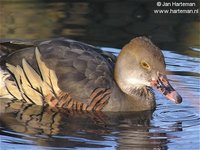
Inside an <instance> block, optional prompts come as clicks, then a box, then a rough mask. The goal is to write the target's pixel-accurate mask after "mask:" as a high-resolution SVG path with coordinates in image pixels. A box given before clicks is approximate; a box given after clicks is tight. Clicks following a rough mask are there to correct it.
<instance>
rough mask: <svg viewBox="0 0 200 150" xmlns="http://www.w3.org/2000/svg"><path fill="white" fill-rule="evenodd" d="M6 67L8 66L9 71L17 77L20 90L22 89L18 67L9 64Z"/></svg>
mask: <svg viewBox="0 0 200 150" xmlns="http://www.w3.org/2000/svg"><path fill="white" fill-rule="evenodd" d="M6 66H7V69H8V70H9V71H10V72H11V73H12V74H13V75H14V76H15V80H16V83H17V85H18V87H19V89H21V83H20V75H19V73H18V72H17V67H15V66H13V65H11V64H8V63H6Z"/></svg>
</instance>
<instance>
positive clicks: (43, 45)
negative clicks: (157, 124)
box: [0, 37, 177, 111]
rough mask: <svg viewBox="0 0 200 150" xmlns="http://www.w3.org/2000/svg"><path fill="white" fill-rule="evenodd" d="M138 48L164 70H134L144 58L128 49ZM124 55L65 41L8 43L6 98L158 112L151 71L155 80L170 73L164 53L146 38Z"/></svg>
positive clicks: (1, 63)
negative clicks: (146, 52)
mask: <svg viewBox="0 0 200 150" xmlns="http://www.w3.org/2000/svg"><path fill="white" fill-rule="evenodd" d="M135 46H136V47H135ZM138 46H139V47H140V46H144V49H147V51H152V52H153V54H152V56H154V57H155V58H157V59H158V60H151V59H152V58H144V62H145V63H146V62H147V61H148V63H149V64H150V65H152V64H154V63H157V65H158V66H156V67H152V68H153V69H154V70H155V71H154V70H153V71H151V70H148V68H147V70H146V71H147V72H146V71H144V72H145V73H144V74H143V75H142V74H141V71H140V69H139V68H138V67H137V66H135V68H134V66H132V69H133V70H134V69H135V70H134V71H131V69H130V68H131V65H132V64H131V63H133V64H134V63H137V61H138V60H137V58H138V57H135V54H134V53H132V52H126V51H127V50H128V49H131V48H132V49H136V48H137V47H138ZM139 47H138V48H139ZM141 49H143V48H141ZM12 51H13V52H12ZM122 51H124V52H123V53H120V54H119V57H118V58H116V57H115V56H114V55H113V54H111V53H108V52H104V51H102V50H100V49H98V48H96V47H93V46H91V45H87V44H84V43H81V42H77V41H73V40H69V39H65V38H58V39H53V40H47V41H34V42H30V41H26V42H25V41H16V40H13V41H2V42H1V47H0V53H2V54H3V53H7V52H9V54H6V55H4V56H2V57H1V58H0V67H1V69H0V72H1V73H0V74H1V76H2V79H0V80H1V82H2V83H3V84H1V86H0V90H1V92H0V96H1V97H7V98H16V99H19V100H20V99H23V100H25V101H27V102H28V103H35V104H38V105H46V104H48V105H50V106H52V107H64V108H68V109H75V110H88V111H90V110H94V111H99V110H102V111H142V110H151V109H154V108H155V98H154V94H153V92H152V89H151V87H150V86H151V84H150V83H147V81H148V79H147V78H148V76H147V75H146V73H148V72H149V77H154V78H156V77H155V76H154V74H155V72H156V74H157V72H160V73H165V72H164V71H165V64H164V57H163V55H162V53H161V51H160V50H159V49H158V48H157V47H155V46H154V45H153V44H152V43H151V41H150V40H148V39H147V38H144V37H139V38H136V39H134V40H132V41H131V42H130V43H129V44H127V45H126V46H125V47H124V48H123V50H122ZM139 51H140V49H139ZM134 52H135V51H134ZM142 53H143V50H142ZM144 53H145V52H144ZM0 55H1V54H0ZM131 55H133V56H131ZM141 55H144V54H141ZM152 56H149V57H152ZM128 57H132V59H133V60H134V61H132V60H131V59H129V58H128ZM134 57H135V58H134ZM136 60H137V61H136ZM150 60H151V61H150ZM126 62H127V63H126ZM142 62H143V61H142ZM158 63H159V64H158ZM139 64H140V60H139ZM123 68H124V69H123ZM143 69H145V68H143ZM123 70H124V71H123ZM134 75H135V77H136V78H134ZM140 77H141V78H140ZM137 78H138V80H136V79H137ZM149 79H150V78H149ZM145 80H146V81H145ZM151 83H152V86H154V85H153V84H154V83H153V82H152V81H151ZM133 84H134V85H135V86H134V85H133ZM155 85H156V83H155ZM160 90H161V91H162V92H163V90H162V89H160ZM169 92H170V91H169ZM172 92H174V90H172ZM163 93H164V92H163ZM176 96H177V95H176ZM176 98H177V97H176Z"/></svg>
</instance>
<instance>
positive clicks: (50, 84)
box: [6, 48, 60, 105]
mask: <svg viewBox="0 0 200 150" xmlns="http://www.w3.org/2000/svg"><path fill="white" fill-rule="evenodd" d="M35 57H36V62H37V65H38V67H39V71H40V73H41V75H40V74H38V73H37V72H36V71H35V70H34V69H33V67H32V66H30V65H29V63H28V62H27V61H26V60H25V59H22V67H21V66H19V65H17V66H16V67H15V66H13V65H11V64H6V65H7V67H8V70H9V71H10V72H11V73H12V74H13V75H14V77H15V79H16V83H17V85H18V86H16V85H14V84H13V83H11V81H9V80H7V82H6V83H7V85H6V86H7V90H8V91H9V92H10V93H11V94H12V95H13V96H14V97H15V98H17V99H24V100H25V101H26V102H28V103H34V104H37V105H44V99H45V97H46V96H47V95H51V97H54V98H57V95H58V93H59V91H60V89H59V87H58V85H57V83H58V79H57V76H56V74H55V72H54V71H53V70H50V69H49V68H47V66H46V65H45V63H44V62H43V61H42V60H41V54H40V52H39V50H38V48H36V49H35Z"/></svg>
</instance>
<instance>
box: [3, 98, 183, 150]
mask: <svg viewBox="0 0 200 150" xmlns="http://www.w3.org/2000/svg"><path fill="white" fill-rule="evenodd" d="M2 108H4V110H3V109H2ZM1 111H2V112H1V116H0V122H1V126H2V128H3V129H5V130H10V131H14V132H17V133H23V134H25V135H31V136H33V137H39V138H33V139H31V140H33V141H34V142H36V143H37V145H40V146H48V147H49V146H51V147H60V146H62V147H77V146H80V147H82V146H83V147H91V143H90V144H86V143H85V142H83V141H81V140H80V141H77V139H79V138H80V139H82V138H83V139H91V140H95V141H105V142H106V140H108V139H106V137H114V142H115V143H116V147H117V148H118V149H134V148H136V149H149V148H158V149H167V143H168V142H169V140H168V138H171V137H170V136H169V135H167V133H165V132H162V131H161V132H150V130H151V126H150V120H151V119H152V113H153V112H152V111H144V112H120V113H113V112H112V113H111V112H106V113H105V112H104V113H103V112H84V111H78V112H77V111H72V110H67V109H61V108H51V107H47V106H46V107H40V106H36V105H30V104H29V105H28V104H27V103H22V102H17V101H9V102H7V101H6V103H3V102H2V101H1ZM173 128H176V125H174V126H173ZM177 128H178V129H180V123H179V124H178V126H177ZM2 133H3V132H2ZM2 133H1V134H2ZM41 137H47V138H45V140H44V139H43V138H41ZM23 138H25V137H23ZM73 138H75V139H76V138H77V139H76V140H75V141H73ZM103 143H104V142H103ZM93 144H94V143H93ZM93 146H94V145H93ZM98 146H99V145H98V144H96V146H95V147H98ZM102 147H106V145H104V146H102Z"/></svg>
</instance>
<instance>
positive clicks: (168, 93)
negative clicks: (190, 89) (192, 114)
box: [151, 74, 182, 104]
mask: <svg viewBox="0 0 200 150" xmlns="http://www.w3.org/2000/svg"><path fill="white" fill-rule="evenodd" d="M151 86H152V87H154V88H156V89H157V90H158V91H160V92H161V93H162V94H163V95H164V96H165V97H166V98H168V99H169V100H171V101H174V102H175V103H177V104H179V103H181V102H182V97H181V96H180V95H179V94H178V92H176V90H174V88H173V87H172V86H171V85H170V83H169V81H168V79H167V77H166V76H165V75H161V74H160V75H159V76H158V80H152V81H151Z"/></svg>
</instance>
